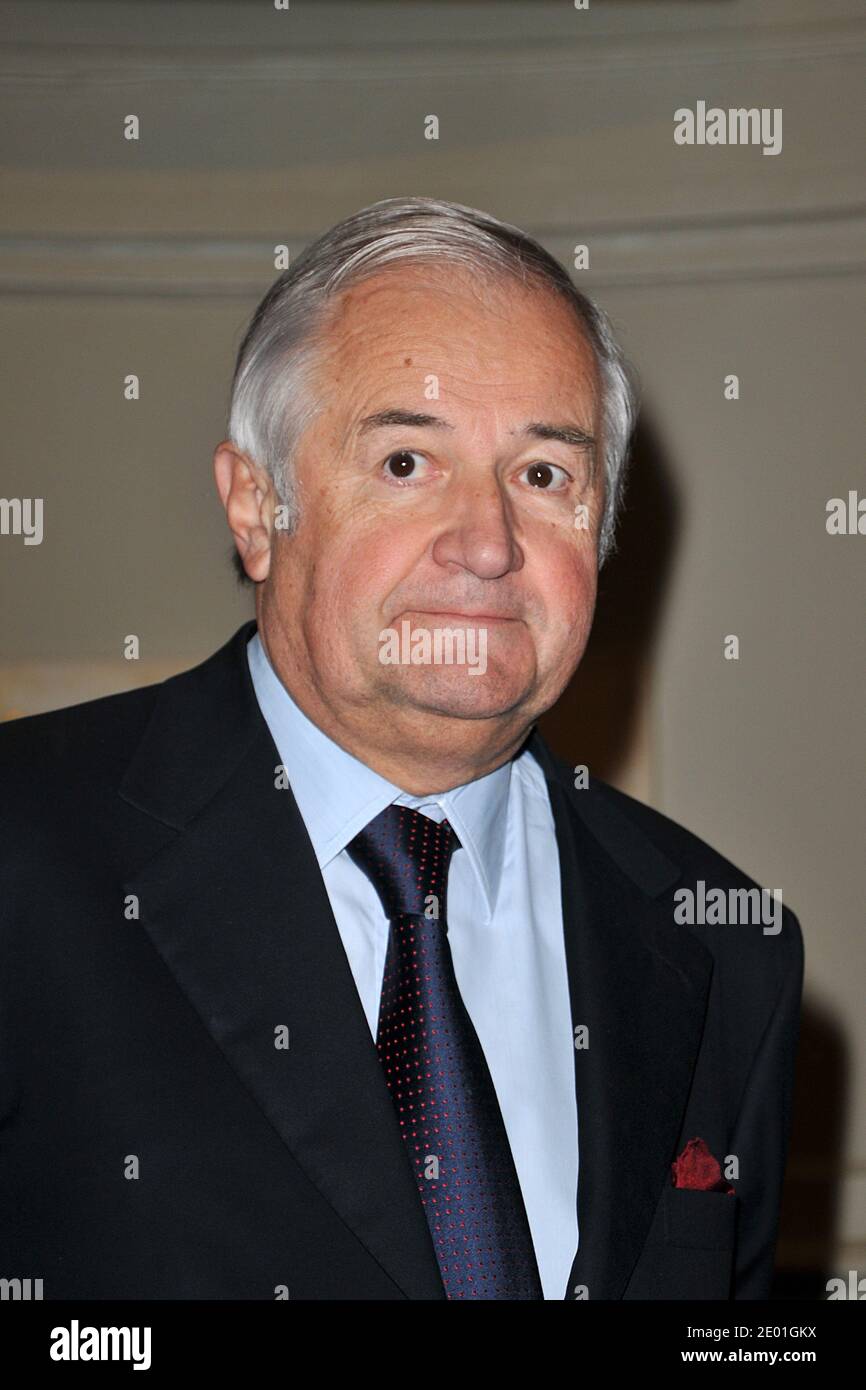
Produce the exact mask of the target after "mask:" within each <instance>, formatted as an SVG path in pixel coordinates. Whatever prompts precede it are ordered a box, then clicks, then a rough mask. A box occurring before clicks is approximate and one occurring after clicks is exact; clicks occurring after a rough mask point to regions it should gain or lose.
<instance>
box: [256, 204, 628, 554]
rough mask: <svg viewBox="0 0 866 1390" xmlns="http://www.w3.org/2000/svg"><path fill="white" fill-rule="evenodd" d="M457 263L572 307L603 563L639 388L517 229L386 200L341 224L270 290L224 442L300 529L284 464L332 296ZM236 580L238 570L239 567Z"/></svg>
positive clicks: (597, 316) (594, 319)
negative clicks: (598, 411)
mask: <svg viewBox="0 0 866 1390" xmlns="http://www.w3.org/2000/svg"><path fill="white" fill-rule="evenodd" d="M410 259H414V260H416V261H424V262H427V263H437V262H443V261H444V262H445V263H446V264H457V265H460V266H463V267H465V268H466V269H468V270H470V271H471V272H472V273H473V274H474V275H476V276H478V275H485V274H487V275H494V276H499V277H505V276H511V277H513V278H517V279H519V280H520V281H521V282H522V283H523V284H528V283H529V284H532V285H534V286H536V287H537V288H539V289H547V290H550V291H552V292H553V293H555V294H557V295H559V297H560V298H561V299H563V300H565V302H566V303H567V304H568V305H570V307H571V309H572V311H573V312H574V314H575V316H576V317H577V320H578V322H579V325H580V327H581V328H582V330H583V331H584V332H585V333H586V336H587V337H588V339H589V341H590V344H591V346H592V348H593V350H594V352H595V355H596V360H597V363H598V368H599V372H600V376H601V381H602V436H603V437H602V446H603V459H604V471H605V484H606V485H605V502H604V511H603V515H602V521H601V527H600V532H599V564H603V563H604V561H605V559H606V558H607V556H608V555H609V554H610V553H611V551H612V550H613V548H614V532H615V529H616V523H617V519H618V517H619V513H620V509H621V505H622V499H623V492H624V486H625V477H626V470H627V462H628V453H629V445H630V442H631V437H632V433H633V430H634V425H635V420H636V418H637V409H638V390H637V383H636V379H635V376H634V373H633V370H632V368H631V367H630V365H629V363H628V362H627V361H626V359H625V357H624V355H623V353H622V351H621V350H620V348H619V346H618V344H617V342H616V340H615V338H614V335H613V329H612V327H611V324H610V321H609V320H608V318H607V316H606V315H605V314H604V313H603V311H602V310H601V309H599V308H598V307H597V305H595V304H593V302H592V301H591V300H590V299H588V298H587V296H586V295H584V294H582V293H581V292H580V291H579V290H578V289H577V288H576V287H575V285H574V284H573V283H572V281H571V278H570V276H569V275H568V273H567V272H566V271H565V269H564V268H563V267H562V266H561V265H560V264H559V262H558V261H556V260H555V259H554V258H553V256H551V255H550V254H549V252H547V251H545V249H544V247H543V246H541V245H540V244H539V243H538V242H537V241H535V240H534V239H533V238H532V237H530V236H528V235H527V234H526V233H525V232H523V231H521V230H520V228H519V227H515V226H512V225H511V224H510V223H508V222H500V221H499V220H498V219H497V218H495V217H491V216H490V215H489V214H488V213H485V212H479V211H478V209H477V208H469V207H464V206H463V205H462V204H461V203H447V202H442V201H440V200H439V199H438V198H384V199H382V200H381V201H380V202H377V203H372V204H370V206H369V207H366V208H362V209H361V211H360V212H356V213H354V214H353V215H352V216H351V217H347V218H345V220H344V221H342V222H338V223H337V224H336V225H335V226H333V227H331V228H329V229H328V231H326V232H324V233H323V234H322V235H321V236H320V237H318V238H317V239H316V240H315V241H314V242H312V243H311V244H310V245H309V246H308V247H307V248H306V249H305V250H304V251H303V252H302V254H301V255H300V256H299V257H298V259H297V260H296V261H295V262H294V264H293V265H292V266H290V268H289V269H288V270H286V271H284V272H283V274H282V275H280V276H279V278H278V279H277V280H275V281H274V283H273V285H272V286H271V288H270V289H269V290H268V292H267V294H266V295H265V297H264V299H263V300H262V301H261V303H260V304H259V306H258V308H257V309H256V311H255V314H254V315H253V318H252V321H251V323H250V326H249V328H248V329H247V332H246V334H245V336H244V339H243V342H242V343H241V346H240V349H239V351H238V356H237V362H236V365H235V372H234V378H233V381H232V393H231V406H230V414H229V423H228V434H229V437H230V439H231V440H232V442H233V443H234V444H235V445H236V447H237V448H238V449H240V450H242V451H243V452H244V453H246V454H248V455H249V456H250V457H251V458H252V459H253V460H255V462H256V463H258V464H259V466H260V467H262V468H264V469H265V471H266V472H267V473H268V474H269V476H270V477H271V479H272V480H273V483H274V489H275V492H276V495H277V498H278V501H279V502H281V503H282V504H283V505H285V507H286V508H287V513H288V521H289V525H288V528H287V529H288V530H289V531H290V530H291V529H292V528H293V526H294V524H295V523H296V521H297V516H298V497H297V491H296V487H295V482H294V477H293V469H292V461H293V458H294V454H295V451H296V449H297V447H298V444H299V442H300V439H301V437H302V435H303V434H304V432H305V431H306V429H307V428H308V426H309V424H310V423H311V421H312V420H313V418H314V417H315V415H316V414H317V413H318V412H319V411H320V410H321V409H323V407H324V402H323V401H322V400H320V399H319V400H317V398H316V393H315V391H314V390H313V385H312V383H313V375H314V370H315V366H316V360H317V353H318V349H319V344H320V342H321V339H322V336H323V335H324V333H325V332H326V331H327V327H328V325H329V322H330V316H329V311H330V310H332V309H335V308H336V307H337V300H338V296H339V295H340V294H342V292H343V291H345V290H347V289H348V288H349V287H350V286H353V285H357V284H359V283H360V282H361V281H363V280H366V279H368V278H370V277H371V276H373V275H374V274H376V273H377V272H378V271H380V270H381V269H382V268H383V267H385V266H388V265H391V264H393V263H394V262H396V261H404V260H410ZM235 564H236V570H237V573H238V576H239V577H241V578H245V577H246V576H245V574H244V570H243V565H242V564H241V563H240V559H239V557H238V556H236V557H235Z"/></svg>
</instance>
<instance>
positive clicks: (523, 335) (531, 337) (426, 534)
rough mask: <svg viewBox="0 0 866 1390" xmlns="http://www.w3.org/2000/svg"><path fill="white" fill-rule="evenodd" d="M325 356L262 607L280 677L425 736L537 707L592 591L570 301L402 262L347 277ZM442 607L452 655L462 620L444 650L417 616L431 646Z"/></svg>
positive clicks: (583, 415)
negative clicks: (289, 527)
mask: <svg viewBox="0 0 866 1390" xmlns="http://www.w3.org/2000/svg"><path fill="white" fill-rule="evenodd" d="M316 370H317V377H316V391H317V392H318V393H319V398H320V399H323V400H324V402H325V407H324V409H323V410H322V412H321V413H320V414H319V415H318V417H317V418H316V419H315V420H314V422H313V423H312V425H311V426H310V427H309V429H308V430H307V432H306V434H305V435H304V437H303V439H302V441H301V445H300V448H299V451H298V453H297V455H296V460H295V477H296V480H297V484H298V491H299V499H300V520H299V524H298V526H297V529H296V530H295V531H294V533H292V534H291V535H288V536H287V535H286V534H285V533H284V532H280V531H277V532H275V537H274V548H273V553H272V558H271V568H270V573H269V575H268V578H267V581H266V583H265V584H264V586H263V590H262V593H261V607H260V614H259V622H260V628H262V629H263V635H264V637H265V640H266V645H267V647H268V650H269V651H270V652H273V653H278V654H279V656H280V660H281V664H282V663H284V666H285V674H286V676H287V677H288V679H287V684H288V685H289V688H290V690H293V691H296V692H297V693H298V695H299V696H301V697H302V692H304V691H307V692H315V695H314V700H315V702H316V704H317V707H323V708H326V709H327V710H328V711H329V714H330V716H331V718H332V719H334V720H336V721H337V722H338V723H339V722H341V721H346V722H347V723H348V724H353V725H355V726H357V725H358V724H359V723H363V722H364V721H366V722H367V724H368V725H371V724H372V723H373V722H374V721H375V722H377V723H378V726H379V727H380V728H387V727H388V726H389V723H391V722H392V721H393V724H394V729H395V733H396V731H397V729H398V728H399V729H400V730H402V731H405V730H406V729H407V728H411V727H412V726H413V722H414V723H417V727H418V729H419V740H423V737H427V738H429V737H435V736H436V734H435V730H436V729H437V728H438V730H439V732H440V734H441V733H444V732H445V730H446V726H447V727H448V728H449V730H450V729H453V728H454V727H455V725H454V721H455V720H458V721H480V722H481V724H482V725H486V726H487V727H488V728H489V727H490V721H493V722H494V723H498V724H500V725H501V726H502V728H503V729H505V728H508V729H520V728H528V726H529V724H530V723H531V722H532V721H533V720H534V719H535V718H536V717H537V715H538V714H539V713H541V712H543V711H544V710H545V709H547V708H548V707H549V706H550V705H552V704H553V703H554V702H555V700H556V699H557V697H558V696H559V694H560V693H561V691H562V690H563V688H564V687H565V685H566V684H567V682H568V680H569V678H570V676H571V674H572V672H573V671H574V669H575V667H576V666H577V664H578V662H579V660H580V658H581V656H582V654H583V650H584V647H585V644H586V641H587V638H588V636H589V630H590V626H591V622H592V615H593V609H594V604H595V595H596V571H597V542H598V529H599V523H600V519H601V509H602V504H603V500H604V494H603V477H602V474H603V469H602V467H601V440H600V439H599V429H600V424H599V412H598V403H599V389H600V388H599V380H598V372H597V368H596V365H595V361H594V356H593V353H592V350H591V348H590V347H589V346H588V344H587V343H586V342H585V340H584V338H583V336H582V334H581V332H580V330H579V327H578V326H577V324H576V323H575V320H574V318H573V317H572V315H571V314H570V312H569V310H568V309H567V307H566V306H565V305H564V304H563V303H562V302H561V301H559V300H558V299H557V298H556V297H555V296H553V295H550V294H548V293H540V292H539V291H537V290H535V291H530V290H526V289H524V288H523V287H522V286H520V285H519V284H517V283H516V282H511V281H498V282H496V283H494V284H483V285H482V284H480V283H479V282H478V280H477V279H476V280H473V279H470V278H467V277H466V275H465V273H463V272H461V271H459V270H456V269H448V270H447V271H445V270H443V268H442V267H436V268H431V267H429V266H421V265H417V264H416V265H414V266H411V265H407V263H405V262H404V263H402V264H401V265H400V266H399V268H398V267H394V268H392V269H389V270H386V271H384V272H381V273H380V274H378V275H377V276H376V277H375V278H373V279H370V280H368V281H366V282H365V283H362V284H360V285H358V286H356V287H354V288H353V289H351V290H350V291H348V292H347V293H346V294H345V296H344V297H343V300H342V305H341V311H340V313H339V315H338V316H337V318H336V320H335V322H334V323H333V325H332V327H331V329H330V330H329V332H328V334H327V336H326V338H325V340H324V347H323V351H322V356H321V357H320V358H319V359H318V363H317V369H316ZM413 416H414V417H427V418H426V419H418V420H416V421H415V422H412V420H411V419H410V418H409V417H413ZM401 420H403V422H401ZM547 427H553V429H554V430H561V429H566V430H569V431H573V432H574V435H573V437H570V438H567V439H560V438H555V437H543V436H544V434H545V431H546V430H547ZM583 437H586V438H588V439H589V438H593V437H594V438H595V439H596V441H597V447H596V449H595V450H594V449H593V447H592V445H591V443H582V442H581V440H582V438H583ZM407 622H408V625H409V626H408V631H409V634H410V640H411V641H412V642H414V651H415V653H416V656H417V655H420V656H421V658H422V659H421V661H419V662H417V663H416V662H414V661H411V660H410V661H408V662H406V661H405V660H401V656H402V657H403V658H405V657H406V655H407V654H408V653H409V651H410V650H411V648H407V647H406V645H405V641H404V640H403V639H404V637H405V633H406V626H405V625H406V623H407ZM446 628H447V629H450V630H451V632H452V633H457V632H462V634H463V636H464V638H465V640H466V643H467V646H466V653H467V659H465V660H464V661H463V663H462V664H458V661H457V658H458V657H459V655H460V648H459V639H457V638H455V639H453V640H454V642H455V645H453V646H452V648H451V650H452V655H453V657H454V660H453V662H452V664H448V663H447V661H446V660H445V659H441V660H440V661H438V662H437V661H436V660H429V661H425V660H424V659H423V657H424V637H423V635H421V637H420V640H419V633H420V632H421V631H422V630H424V629H426V630H427V632H428V633H429V640H430V651H431V654H432V655H434V656H435V652H436V646H435V641H434V639H435V635H436V630H437V629H439V630H440V632H441V630H442V629H446ZM389 632H393V633H396V634H397V635H398V638H399V639H400V641H398V644H397V647H395V646H394V643H393V640H391V641H390V645H389V640H388V638H387V634H388V633H389ZM482 633H483V634H484V635H483V636H482ZM401 643H402V652H401V651H400V650H399V648H400V646H401ZM447 650H448V642H447V639H442V645H440V647H439V653H440V656H441V657H443V658H444V655H445V653H446V652H447ZM482 650H483V651H484V661H483V665H484V669H483V671H482V670H481V669H480V668H481V665H482V659H481V652H482ZM387 652H390V657H388V658H387V659H384V658H385V656H386V655H387ZM395 653H396V654H397V659H396V660H394V659H393V658H394V656H395ZM473 653H474V656H473ZM470 662H474V664H475V665H476V666H477V667H478V668H479V669H478V670H476V671H474V672H473V671H472V669H471V665H470ZM302 703H304V701H303V697H302ZM306 703H307V704H308V705H309V698H308V699H307V701H306ZM443 721H444V722H443ZM422 729H423V730H424V734H423V735H422V734H421V732H420V731H421V730H422ZM461 732H462V731H461ZM478 734H479V736H480V735H481V728H480V727H479V728H478ZM419 746H420V743H419Z"/></svg>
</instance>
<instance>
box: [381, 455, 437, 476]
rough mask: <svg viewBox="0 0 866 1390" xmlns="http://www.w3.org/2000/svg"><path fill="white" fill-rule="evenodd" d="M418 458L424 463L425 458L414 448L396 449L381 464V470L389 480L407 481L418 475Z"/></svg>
mask: <svg viewBox="0 0 866 1390" xmlns="http://www.w3.org/2000/svg"><path fill="white" fill-rule="evenodd" d="M416 460H418V461H419V462H420V463H421V464H425V463H426V462H427V459H426V458H425V457H424V455H423V454H419V453H416V452H415V450H414V449H396V450H395V452H394V453H393V454H389V455H388V457H387V458H386V459H385V462H384V463H383V464H382V471H383V473H384V474H385V477H386V478H387V480H388V481H389V482H393V483H408V482H410V481H412V480H413V479H414V478H417V477H418V475H419V467H418V463H416Z"/></svg>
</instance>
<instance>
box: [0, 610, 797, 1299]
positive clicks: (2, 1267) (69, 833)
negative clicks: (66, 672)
mask: <svg viewBox="0 0 866 1390" xmlns="http://www.w3.org/2000/svg"><path fill="white" fill-rule="evenodd" d="M254 626H255V625H254V624H252V623H249V624H246V625H245V626H244V627H242V628H240V629H239V630H238V632H237V633H236V634H235V636H234V637H233V638H232V639H231V640H230V641H229V642H228V643H227V644H226V645H225V646H224V647H223V648H222V649H221V650H220V651H218V652H216V653H215V655H213V656H212V657H210V658H209V659H208V660H207V661H205V662H204V663H203V664H202V665H200V666H198V667H196V668H195V669H194V670H191V671H187V672H185V673H183V674H182V675H180V676H176V677H174V678H172V679H171V680H168V681H166V682H164V683H163V684H160V685H154V686H148V687H144V688H142V689H139V690H134V691H132V692H129V693H126V694H122V695H114V696H109V697H108V698H106V699H100V700H95V701H92V702H89V703H87V704H83V705H78V706H75V707H72V708H69V709H62V710H58V711H56V712H54V713H50V714H45V715H38V716H34V717H30V718H27V719H21V720H19V721H16V722H12V723H10V724H7V725H5V726H4V727H3V728H2V729H0V763H2V802H0V814H2V837H0V867H2V898H0V936H2V941H0V950H2V982H0V1276H2V1277H6V1278H22V1279H23V1278H41V1279H43V1280H44V1286H43V1287H44V1296H45V1298H47V1299H60V1298H88V1299H108V1298H121V1299H133V1298H179V1299H192V1298H205V1299H216V1298H224V1299H272V1298H274V1296H275V1289H278V1288H287V1289H288V1294H289V1297H290V1298H301V1299H401V1298H409V1299H441V1298H444V1291H443V1287H442V1284H441V1282H440V1279H439V1273H438V1268H437V1264H436V1258H435V1255H434V1252H433V1246H432V1244H431V1240H430V1236H429V1233H428V1229H427V1225H426V1221H425V1218H424V1214H423V1211H422V1208H421V1205H420V1203H419V1200H418V1194H417V1191H416V1189H415V1185H414V1179H413V1176H412V1173H411V1171H410V1168H409V1165H408V1162H407V1159H406V1156H405V1153H404V1150H403V1145H402V1142H401V1138H400V1134H399V1130H398V1127H397V1121H396V1119H395V1115H394V1112H393V1109H392V1105H391V1101H390V1097H389V1095H388V1092H387V1090H386V1087H385V1083H384V1079H383V1076H382V1075H381V1073H380V1067H379V1062H378V1059H377V1056H376V1051H375V1047H374V1045H373V1040H372V1038H371V1036H370V1032H369V1029H368V1027H367V1023H366V1020H365V1017H364V1014H363V1011H362V1008H361V1004H360V1001H359V998H358V995H357V992H356V990H355V986H354V982H353V979H352V975H351V972H350V969H349V965H348V962H347V960H346V956H345V954H344V952H343V948H342V944H341V941H340V936H339V933H338V930H337V927H336V923H335V921H334V918H333V915H332V913H331V909H330V904H329V901H328V897H327V894H326V891H325V887H324V883H323V881H322V876H321V873H320V872H319V869H318V866H317V864H316V860H315V858H314V855H313V851H312V848H311V845H310V842H309V839H308V837H307V834H306V830H305V827H304V824H303V822H302V820H301V818H300V816H299V813H298V810H297V807H296V805H295V803H294V800H293V798H292V795H291V792H290V791H287V790H277V789H275V786H274V780H275V768H276V766H277V764H278V762H279V756H278V754H277V750H276V748H275V746H274V743H273V741H272V739H271V736H270V732H269V730H268V727H267V725H266V723H265V721H264V719H263V717H262V715H261V713H260V711H259V708H258V704H257V702H256V699H255V694H254V691H253V687H252V683H251V680H250V676H249V672H248V668H247V662H246V652H245V648H246V643H247V640H248V638H249V637H250V635H251V633H252V631H253V630H254ZM531 746H532V748H533V751H534V753H535V755H536V756H537V757H538V758H539V760H540V761H541V764H542V766H543V768H544V770H545V774H546V777H547V780H548V786H549V791H550V797H551V802H552V807H553V812H554V817H555V823H556V831H557V837H558V842H559V853H560V860H561V867H562V884H563V892H562V896H563V915H564V929H565V936H566V945H567V959H568V969H569V982H570V991H571V1002H572V1013H573V1021H574V1023H575V1025H578V1024H586V1025H587V1026H588V1029H589V1047H588V1048H587V1049H582V1050H580V1051H577V1050H576V1051H575V1054H574V1056H575V1084H576V1088H577V1102H578V1120H579V1131H580V1134H579V1150H580V1177H579V1205H578V1215H579V1225H580V1241H579V1250H578V1252H577V1254H576V1258H575V1261H574V1266H573V1269H572V1273H571V1277H570V1279H569V1283H568V1288H567V1289H563V1297H565V1298H569V1299H573V1298H574V1297H575V1296H576V1295H575V1290H576V1289H580V1288H583V1289H585V1291H586V1295H587V1296H588V1297H589V1298H590V1299H623V1298H625V1299H638V1298H651V1299H677V1298H704V1299H725V1298H728V1297H734V1298H760V1297H764V1296H765V1295H766V1294H767V1292H768V1289H769V1285H770V1279H771V1273H772V1268H773V1247H774V1241H775V1233H776V1227H777V1220H778V1208H779V1200H780V1188H781V1182H782V1173H783V1167H784V1161H785V1152H786V1146H787V1141H788V1132H789V1116H790V1103H791V1089H792V1075H793V1069H794V1056H795V1050H796V1043H797V1032H798V1021H799V1006H800V994H801V986H802V951H803V948H802V938H801V933H800V928H799V925H798V923H797V920H796V918H795V917H794V916H793V915H792V913H791V912H790V911H788V910H787V909H786V910H785V914H784V924H783V927H782V930H781V932H780V933H779V934H778V936H770V935H765V934H764V933H763V932H762V930H761V927H760V925H755V926H743V925H741V926H694V927H686V926H678V925H676V924H675V922H674V919H673V892H674V889H675V888H676V887H677V886H684V885H686V886H687V885H689V884H692V885H693V884H694V883H695V882H696V880H698V879H704V880H705V882H706V883H707V884H711V885H713V886H718V887H722V888H729V887H749V886H753V885H752V880H750V879H747V878H746V877H745V876H744V875H743V874H741V873H740V872H739V871H738V870H737V869H735V868H734V867H733V866H732V865H731V864H729V863H727V861H725V860H724V859H722V858H721V857H720V856H719V855H717V854H716V853H715V852H714V851H713V850H712V849H710V848H709V847H708V846H707V845H705V844H703V843H702V842H701V841H700V840H698V839H696V838H695V837H694V836H693V835H691V834H690V833H689V832H688V831H686V830H683V829H681V828H680V827H679V826H677V825H675V824H673V823H672V822H671V821H669V820H667V819H666V818H665V817H664V816H661V815H659V814H657V813H656V812H654V811H652V810H649V809H648V808H647V807H645V806H643V805H640V804H639V803H638V802H636V801H633V800H632V799H630V798H629V797H627V796H624V795H622V794H621V793H619V792H617V791H615V790H613V788H611V787H609V786H607V785H605V784H603V783H601V782H598V781H594V782H593V783H592V786H591V788H590V789H588V790H582V791H576V790H575V789H574V787H573V778H572V774H571V770H570V769H569V768H568V767H566V766H565V765H564V764H562V763H560V762H559V761H558V760H557V759H556V758H554V757H553V756H552V754H551V753H550V751H549V750H548V749H547V747H546V746H545V744H544V743H543V741H542V740H541V739H540V738H539V736H538V735H537V734H533V735H532V745H531ZM130 895H134V897H135V899H136V900H137V903H138V913H139V915H138V917H137V918H136V917H135V916H129V915H128V913H129V911H130V908H129V898H130ZM281 1026H285V1027H286V1028H288V1029H289V1035H290V1045H289V1047H288V1049H285V1048H282V1049H280V1048H277V1047H275V1045H274V1039H275V1029H279V1028H280V1027H281ZM695 1137H700V1138H703V1139H704V1140H705V1141H706V1143H707V1144H708V1145H709V1147H710V1149H711V1150H712V1152H713V1153H714V1154H715V1155H716V1156H717V1157H718V1158H724V1156H725V1155H728V1154H736V1155H737V1156H738V1159H739V1165H740V1167H739V1177H738V1179H737V1180H736V1182H735V1183H734V1186H735V1188H736V1195H735V1196H728V1195H725V1194H724V1193H721V1192H689V1191H682V1190H680V1189H676V1188H674V1187H673V1186H672V1184H671V1163H672V1160H673V1159H674V1158H675V1157H676V1155H677V1154H678V1153H680V1152H681V1150H682V1148H683V1147H684V1145H685V1144H686V1142H687V1141H688V1140H689V1139H691V1138H695ZM133 1156H134V1159H137V1165H138V1167H137V1174H138V1175H137V1177H129V1176H126V1174H127V1173H131V1172H134V1171H135V1168H134V1166H133V1163H132V1162H130V1160H131V1158H132V1157H133Z"/></svg>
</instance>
